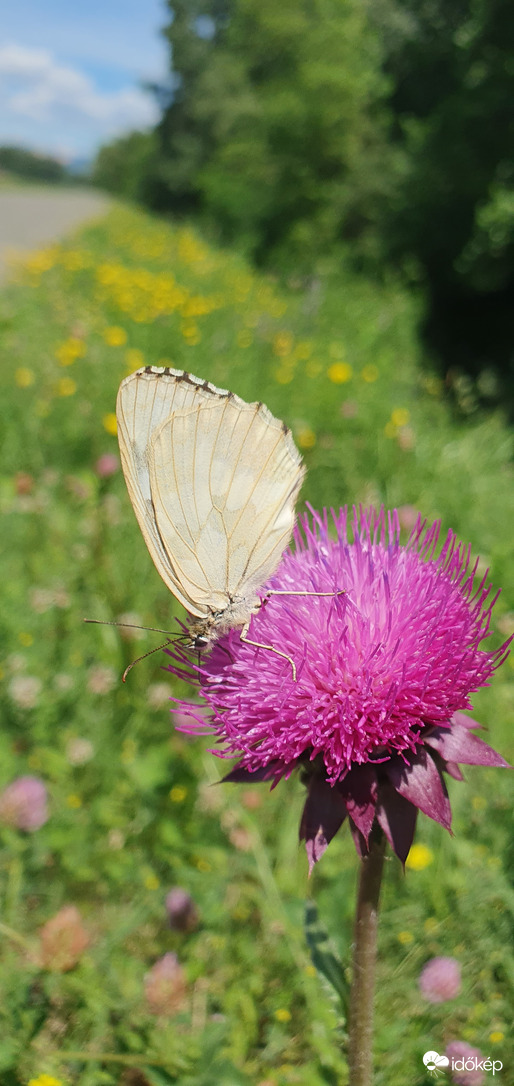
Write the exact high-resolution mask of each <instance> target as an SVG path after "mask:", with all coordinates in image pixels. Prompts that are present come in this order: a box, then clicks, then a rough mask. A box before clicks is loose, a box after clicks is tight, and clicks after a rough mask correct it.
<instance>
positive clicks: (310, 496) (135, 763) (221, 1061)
mask: <svg viewBox="0 0 514 1086" xmlns="http://www.w3.org/2000/svg"><path fill="white" fill-rule="evenodd" d="M420 304H421V303H420V302H419V300H418V299H417V298H416V297H415V296H413V295H411V294H408V293H406V291H405V289H404V288H402V286H401V285H400V284H399V283H397V282H396V281H395V280H394V278H392V277H391V278H390V279H388V280H386V281H384V283H382V284H381V285H379V284H376V283H375V284H372V283H370V282H368V281H366V280H365V279H360V278H359V277H357V276H356V275H355V274H354V273H352V272H351V271H350V269H349V268H344V267H343V268H342V269H341V271H340V274H339V275H338V277H337V278H332V279H330V280H327V281H318V280H313V281H311V282H307V283H306V282H304V281H301V280H298V281H296V280H295V279H294V278H292V279H291V280H290V281H289V283H288V284H287V285H279V284H278V283H277V282H275V281H273V280H272V279H271V278H270V277H263V276H259V275H258V274H256V273H254V272H253V271H252V270H251V269H250V268H249V267H248V266H247V265H246V264H245V263H244V261H243V260H242V258H240V257H239V256H237V255H235V254H233V253H230V252H226V251H221V250H216V249H213V248H212V247H210V246H209V245H208V244H207V243H206V242H205V241H204V240H203V239H202V238H201V237H200V236H199V235H197V234H196V233H195V231H194V230H193V229H191V228H189V227H186V226H180V227H173V226H171V225H168V224H166V223H164V222H162V221H160V220H158V219H156V218H151V217H150V216H147V215H145V214H143V213H142V212H139V211H135V210H132V209H130V208H126V207H115V208H114V209H113V210H112V212H111V213H110V214H109V215H108V216H107V217H106V218H105V219H103V220H102V221H99V222H98V223H94V224H92V225H90V226H88V227H86V228H85V229H83V230H81V231H80V232H79V233H77V234H76V235H75V236H73V237H70V238H69V239H68V240H66V241H65V242H63V243H62V244H59V245H56V246H52V247H50V248H48V249H45V250H43V251H40V252H37V253H34V254H33V255H31V256H30V257H29V258H28V259H26V260H25V261H24V262H23V263H20V264H19V265H18V267H17V268H16V269H15V271H14V274H13V279H12V281H11V282H10V284H9V285H8V286H5V287H4V288H3V290H2V292H1V293H0V336H1V341H2V356H3V365H2V372H1V377H0V380H1V383H2V388H1V397H0V412H1V415H2V456H1V476H0V512H1V541H2V548H3V551H4V557H3V596H4V606H3V609H2V619H1V635H2V657H1V677H2V684H1V700H2V727H1V729H0V748H1V759H0V789H5V788H6V787H7V786H8V785H9V784H10V783H11V782H12V781H14V780H15V779H17V778H20V777H24V776H32V777H36V778H38V779H39V780H40V781H42V782H43V784H44V786H45V788H46V790H47V792H48V796H49V806H48V818H47V819H46V821H43V822H42V824H41V825H40V826H39V827H38V828H32V829H27V830H23V829H20V828H18V827H17V826H16V825H13V824H9V819H8V818H5V817H4V819H3V824H2V825H1V826H0V842H1V852H0V902H1V906H0V934H1V935H2V940H1V951H0V954H1V968H0V1023H1V1024H0V1083H1V1084H2V1086H26V1084H28V1083H29V1082H30V1083H36V1084H37V1086H61V1084H62V1086H72V1084H79V1086H114V1084H118V1083H119V1084H121V1086H164V1084H171V1083H180V1084H183V1086H293V1084H300V1086H344V1084H345V1083H346V1082H347V1073H346V1070H345V1064H344V1061H343V1059H342V1057H341V1053H340V1040H341V1031H342V1028H343V1027H342V1023H341V1016H340V1010H339V1007H338V1003H337V999H336V998H335V995H334V992H333V991H332V990H331V989H330V986H329V985H328V984H327V983H326V981H325V980H324V979H323V978H321V977H320V976H319V975H318V972H317V971H316V969H315V967H314V965H313V963H312V961H311V958H310V954H309V949H308V945H307V942H306V938H305V931H304V915H305V903H306V900H307V899H314V901H315V902H316V905H317V908H318V910H319V915H320V917H321V919H322V921H323V924H324V925H325V926H326V929H327V931H328V934H329V938H330V940H331V945H332V946H333V949H334V950H335V952H336V953H337V954H338V955H340V957H341V958H342V960H343V961H345V962H347V961H348V957H349V947H350V943H351V933H352V914H353V908H354V893H355V884H356V875H357V860H356V856H355V850H354V846H353V844H352V842H351V839H350V835H349V834H348V831H345V830H344V829H343V831H341V833H339V834H338V835H337V836H336V838H335V839H334V841H333V842H332V844H331V845H330V848H329V849H328V851H327V853H326V855H325V856H324V857H323V859H322V861H321V863H320V864H319V865H317V867H316V870H315V871H314V874H313V876H312V878H311V880H308V875H307V860H306V856H305V851H304V849H303V847H300V846H299V844H298V820H299V816H300V812H301V808H302V798H303V786H302V785H301V783H300V781H299V780H297V779H294V778H293V779H291V780H290V781H288V782H283V783H282V784H281V785H280V786H279V787H278V788H277V789H276V790H274V791H273V792H272V793H271V794H270V793H269V792H268V791H267V789H266V786H264V785H260V786H254V787H248V786H243V785H229V784H225V785H222V786H218V785H217V784H216V782H217V781H218V780H219V779H220V777H221V776H222V775H223V772H224V771H226V766H225V765H224V763H221V762H219V761H218V760H217V759H216V758H215V757H214V756H213V755H212V754H210V753H209V747H210V744H209V740H208V738H201V739H191V738H188V737H186V736H184V735H183V734H181V733H180V732H177V731H175V730H174V728H173V717H170V702H169V697H170V695H175V696H180V695H187V693H188V691H187V689H186V687H185V686H184V685H183V684H182V685H181V684H180V683H179V682H178V680H175V679H172V678H171V676H170V675H169V674H168V673H166V672H165V671H163V670H162V668H163V666H165V664H166V658H165V656H164V655H163V653H161V652H157V653H155V654H154V655H151V656H149V657H148V658H147V659H144V660H143V661H141V662H140V663H138V664H137V665H136V666H135V667H134V668H133V669H132V670H131V671H130V673H129V675H128V678H127V681H126V683H124V684H123V683H122V682H121V676H122V673H123V671H124V669H125V668H126V667H127V665H128V664H129V663H130V662H131V661H133V660H134V659H135V658H136V657H139V656H141V655H142V654H144V653H146V652H148V651H149V650H150V649H152V648H154V647H155V646H156V645H158V644H159V642H160V640H162V636H161V637H160V635H159V634H157V633H155V634H154V633H145V632H144V631H141V630H137V629H130V628H128V627H123V626H119V627H116V626H114V625H86V624H84V622H83V619H84V618H93V619H102V620H105V621H106V622H116V621H118V622H120V621H121V622H125V623H132V624H134V625H141V626H149V627H156V628H160V629H164V630H170V629H172V627H173V622H174V616H180V614H181V613H180V608H179V607H178V605H176V604H175V603H174V601H173V600H172V598H171V597H170V594H169V593H168V591H167V590H166V589H165V587H164V585H163V584H162V583H161V581H160V578H159V576H158V574H157V572H156V571H155V569H154V567H153V565H152V562H151V560H150V558H149V556H148V553H147V551H146V547H145V545H144V542H143V539H142V537H141V535H140V532H139V528H138V526H137V524H136V521H135V517H134V515H133V512H132V508H131V506H130V502H129V499H128V496H127V493H126V488H125V484H124V481H123V478H122V475H121V471H120V470H119V462H118V460H117V442H116V420H115V416H114V405H115V398H116V391H117V387H118V385H119V382H120V380H121V379H122V378H123V377H124V376H125V375H126V374H128V373H130V372H132V371H133V370H135V369H137V368H138V367H140V366H142V365H148V364H151V365H172V366H174V367H176V368H179V369H186V370H189V371H191V372H192V373H195V374H197V375H198V376H201V377H204V378H207V379H208V380H209V381H211V382H214V383H215V384H216V385H218V386H221V387H229V388H231V389H232V390H233V391H235V392H237V393H238V394H239V395H240V396H242V397H243V398H244V399H246V400H263V401H264V402H265V403H266V404H267V405H268V407H269V408H270V410H271V411H272V412H273V414H275V415H276V416H278V417H279V418H282V419H284V420H285V421H286V422H287V424H288V425H289V426H290V427H291V429H292V431H293V435H294V438H295V441H296V443H297V445H298V447H299V449H300V450H301V451H302V454H303V456H304V458H305V462H306V466H307V477H306V481H305V485H304V489H303V492H302V498H301V502H300V505H302V504H303V501H304V500H308V501H310V502H311V503H312V504H313V505H315V507H316V508H320V507H321V506H323V505H328V506H330V505H332V506H336V507H339V506H340V505H343V504H345V503H349V504H352V503H357V504H358V503H362V504H364V505H368V504H374V505H380V504H382V503H384V504H385V505H386V507H389V508H392V507H395V506H396V507H397V508H398V509H399V510H400V516H401V520H402V525H403V527H404V529H405V538H407V535H408V531H409V529H410V527H411V525H412V523H413V517H414V514H415V512H417V511H418V510H420V511H421V512H422V513H423V515H424V516H426V517H427V518H428V519H429V521H432V520H434V519H436V518H440V519H441V521H442V528H443V537H444V535H445V534H446V531H447V530H448V529H449V528H452V529H454V530H455V531H456V532H457V533H458V534H459V536H460V537H461V538H463V539H464V540H465V541H466V542H468V541H469V542H470V543H471V545H472V551H473V555H474V556H475V557H476V556H478V555H480V570H482V571H483V570H485V569H486V568H487V567H489V568H490V571H491V573H490V576H491V580H492V582H493V584H494V586H495V587H497V588H499V587H502V589H503V591H502V595H501V597H500V599H499V601H498V604H497V605H496V608H495V631H494V633H493V636H492V639H491V642H490V644H491V647H496V646H497V645H499V644H500V643H501V641H502V640H504V639H505V637H506V636H508V635H509V634H510V633H512V632H513V631H514V553H513V548H512V526H513V524H514V486H513V467H512V445H513V442H512V434H511V433H510V432H509V431H508V429H507V428H506V427H505V425H504V422H503V420H502V417H501V415H500V414H494V415H485V414H481V413H479V412H478V411H477V410H476V409H475V405H474V402H473V397H472V390H471V389H470V388H469V387H468V386H467V385H466V384H465V383H462V385H461V386H459V387H458V388H457V394H458V398H459V407H460V410H459V411H456V410H454V409H452V408H451V406H450V405H449V402H448V400H447V398H446V396H445V391H444V389H443V387H442V385H441V382H440V380H439V379H438V378H437V376H436V375H435V373H434V372H433V371H432V370H431V368H430V366H429V364H428V362H427V360H426V358H424V357H423V355H422V353H421V349H420V346H419V342H418V338H417V332H416V327H417V319H418V316H419V308H420ZM512 671H513V668H512V660H511V661H508V662H507V663H506V664H505V665H504V666H503V668H502V669H500V670H499V671H498V672H497V674H496V675H495V678H494V682H493V684H492V686H491V688H490V689H488V690H485V691H484V690H483V691H481V692H480V694H478V695H476V697H475V699H474V716H475V717H476V719H478V720H480V721H481V722H483V723H484V724H485V725H486V726H487V728H488V734H487V735H486V739H487V741H488V742H490V743H491V745H492V746H493V747H495V749H497V750H499V751H500V752H501V753H502V754H503V756H504V757H505V758H507V759H509V760H510V761H511V762H512V761H513V759H514V740H513V738H512V734H513V724H514V685H513V681H512V680H513V674H512ZM465 776H466V781H465V783H457V782H455V781H453V780H450V781H449V791H450V796H451V801H452V807H453V812H454V822H453V829H454V836H453V837H451V836H450V835H449V834H447V833H446V832H445V831H443V830H442V829H441V828H439V827H437V826H436V825H434V824H433V823H431V822H430V823H429V821H428V819H425V818H423V817H422V818H420V820H419V822H418V830H417V836H416V843H415V845H414V847H413V849H412V850H411V855H410V857H409V860H408V862H407V869H406V872H405V874H404V873H403V872H402V870H401V866H400V864H399V863H398V861H397V860H396V859H395V858H391V859H389V860H388V863H387V872H386V881H385V886H384V892H383V907H382V918H381V928H380V960H379V975H378V992H377V1004H376V1014H377V1038H376V1083H377V1086H386V1084H388V1086H403V1084H406V1083H409V1084H411V1086H424V1084H426V1083H428V1082H430V1081H431V1078H430V1076H429V1075H428V1072H426V1071H425V1069H424V1067H423V1064H422V1055H423V1053H424V1052H426V1051H427V1050H428V1049H436V1050H438V1051H444V1046H445V1044H446V1043H447V1042H448V1041H450V1040H452V1039H462V1040H465V1041H467V1042H468V1043H470V1044H472V1045H475V1046H477V1047H478V1048H480V1049H481V1051H482V1052H483V1053H484V1054H485V1055H489V1054H491V1055H492V1057H493V1058H495V1059H501V1060H502V1062H503V1066H504V1071H503V1072H502V1075H503V1077H502V1078H501V1079H500V1081H501V1082H503V1083H504V1086H507V1084H508V1083H509V1082H514V1046H513V1043H512V1037H511V1036H509V1028H510V1022H511V1017H512V1005H513V996H514V955H513V952H512V929H513V918H514V885H513V883H514V845H513V840H514V835H513V833H512V829H513V826H512V786H511V779H510V776H509V774H508V772H505V771H500V770H492V769H491V770H490V769H484V768H476V769H472V768H470V769H469V770H466V773H465ZM0 811H1V800H0ZM11 822H12V819H11ZM172 887H181V888H183V889H184V890H186V891H187V892H188V893H189V894H190V895H191V898H192V900H193V902H194V905H195V911H192V912H191V915H190V922H188V923H186V924H185V927H186V929H187V930H185V931H180V930H177V929H176V927H175V928H172V927H171V926H170V922H169V917H168V913H167V910H166V907H165V899H166V895H167V893H168V892H169V890H170V889H171V888H172ZM66 907H68V911H67V912H66V913H65V914H64V920H63V914H62V912H61V910H62V909H64V908H66ZM56 917H58V918H60V919H58V920H57V921H55V919H54V918H56ZM53 920H54V923H53V924H52V923H51V922H52V921H53ZM49 922H50V926H49ZM57 951H58V952H57ZM171 953H173V954H175V955H176V956H177V959H178V963H179V964H178V966H176V968H175V974H174V985H170V983H166V978H164V980H163V978H162V977H161V980H159V973H158V972H157V973H156V972H153V973H152V969H154V968H155V966H156V965H157V964H158V963H159V962H160V961H161V960H162V959H163V957H164V956H165V955H166V954H171ZM438 955H449V956H452V957H455V958H456V959H457V960H458V961H459V962H460V964H461V968H462V977H463V984H462V991H461V993H460V995H458V996H457V997H456V998H455V999H453V1000H451V1001H450V1002H446V1003H442V1004H431V1003H428V1002H427V1001H426V1000H425V999H423V997H422V994H421V992H420V990H419V986H418V977H419V973H420V970H421V968H422V966H423V965H424V963H425V962H426V961H427V960H429V959H430V958H432V957H434V956H438ZM171 960H172V959H167V961H168V963H169V962H170V961H171ZM173 961H174V959H173Z"/></svg>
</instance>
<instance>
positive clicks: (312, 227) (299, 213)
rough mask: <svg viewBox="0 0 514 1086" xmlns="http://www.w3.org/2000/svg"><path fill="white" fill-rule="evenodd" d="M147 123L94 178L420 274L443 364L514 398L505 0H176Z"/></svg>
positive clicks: (300, 257) (298, 257) (258, 241)
mask: <svg viewBox="0 0 514 1086" xmlns="http://www.w3.org/2000/svg"><path fill="white" fill-rule="evenodd" d="M168 9H169V21H168V23H167V26H166V27H165V30H164V33H165V36H166V39H167V42H168V44H169V52H170V83H169V86H168V87H161V88H154V90H155V92H156V93H158V94H159V96H160V101H161V106H162V109H161V118H160V121H159V123H158V125H157V127H156V129H155V130H154V131H153V132H150V133H132V134H131V135H129V136H127V137H123V138H122V139H120V140H117V141H115V142H114V143H111V144H110V145H108V146H106V147H104V148H102V149H101V150H100V153H99V155H98V158H97V162H96V165H95V178H96V180H97V182H98V183H100V184H102V185H103V186H104V187H106V188H108V189H111V190H112V191H115V192H119V193H123V194H125V195H127V196H129V197H131V198H133V199H137V200H140V201H142V202H143V203H144V204H146V205H147V206H149V207H151V208H153V209H154V210H157V211H159V212H171V213H173V214H174V215H188V216H190V215H195V216H197V217H200V218H201V219H202V220H203V222H204V224H205V225H206V227H207V228H208V229H209V230H210V231H211V232H212V233H213V234H214V235H215V236H216V237H217V238H218V240H220V241H221V242H226V243H230V244H237V245H238V246H239V247H243V248H244V250H245V251H246V252H247V253H248V255H249V256H250V257H251V259H253V260H254V261H255V262H256V263H258V264H261V265H267V266H271V267H274V268H278V269H282V270H287V269H288V268H291V267H294V268H295V270H298V269H302V268H303V269H305V273H306V274H309V272H312V269H313V268H317V267H320V266H326V265H327V262H330V261H332V262H333V263H337V258H338V254H339V253H340V252H341V251H342V249H343V248H344V250H345V252H346V253H348V252H350V253H351V254H352V255H353V259H354V260H355V262H356V264H357V265H358V266H359V267H361V268H365V269H366V270H368V271H371V272H374V273H376V274H380V272H381V270H382V269H383V268H384V267H391V266H393V267H395V268H398V269H401V270H402V272H403V273H404V274H406V275H407V276H409V277H410V278H414V279H415V280H416V282H420V283H422V284H423V286H424V289H425V292H426V298H427V310H426V312H427V319H426V324H425V333H426V335H427V338H428V341H429V343H430V344H431V346H432V347H433V349H434V351H435V352H436V353H437V356H438V358H439V359H440V362H441V366H442V368H443V369H444V370H445V371H448V370H451V369H453V370H454V371H455V370H459V369H461V370H464V371H466V372H468V373H470V374H471V375H472V376H474V377H475V378H476V379H477V380H478V388H479V392H480V393H481V394H482V395H483V396H484V397H489V398H490V399H495V398H497V399H498V398H500V397H504V396H505V393H507V394H508V395H509V396H511V397H512V395H513V391H514V362H513V356H514V352H513V347H512V344H513V341H514V319H513V301H514V259H513V258H514V150H513V147H514V140H513V137H514V8H512V5H510V4H508V3H507V0H281V2H280V4H277V3H276V0H168Z"/></svg>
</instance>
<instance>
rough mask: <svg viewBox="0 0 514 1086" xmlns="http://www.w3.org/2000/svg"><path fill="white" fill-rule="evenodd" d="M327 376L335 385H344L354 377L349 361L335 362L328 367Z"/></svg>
mask: <svg viewBox="0 0 514 1086" xmlns="http://www.w3.org/2000/svg"><path fill="white" fill-rule="evenodd" d="M327 377H328V379H329V381H332V384H334V385H344V384H346V382H347V381H350V380H351V378H352V377H353V370H352V367H351V366H350V365H349V363H348V362H333V363H332V365H331V366H329V367H328V370H327Z"/></svg>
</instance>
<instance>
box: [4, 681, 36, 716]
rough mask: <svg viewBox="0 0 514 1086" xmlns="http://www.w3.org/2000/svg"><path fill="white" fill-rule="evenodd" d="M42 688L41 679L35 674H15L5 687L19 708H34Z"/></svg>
mask: <svg viewBox="0 0 514 1086" xmlns="http://www.w3.org/2000/svg"><path fill="white" fill-rule="evenodd" d="M42 688H43V684H42V682H41V679H37V678H36V676H35V675H15V676H14V678H13V679H11V681H10V683H9V686H8V688H7V689H8V691H9V695H10V697H11V698H12V700H13V701H14V702H15V704H16V705H19V707H20V709H34V708H35V706H36V705H37V703H38V699H39V695H40V693H41V690H42Z"/></svg>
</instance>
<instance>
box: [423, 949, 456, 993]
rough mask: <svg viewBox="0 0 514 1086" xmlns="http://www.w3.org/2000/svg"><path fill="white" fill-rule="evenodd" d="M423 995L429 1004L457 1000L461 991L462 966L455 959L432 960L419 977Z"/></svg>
mask: <svg viewBox="0 0 514 1086" xmlns="http://www.w3.org/2000/svg"><path fill="white" fill-rule="evenodd" d="M419 987H420V991H421V994H422V995H423V996H424V997H425V999H428V1001H429V1003H444V1002H445V1001H446V1000H447V999H455V996H458V994H459V992H460V989H461V977H460V965H459V963H458V961H456V959H455V958H431V960H430V961H429V962H427V963H426V965H424V966H423V969H422V970H421V973H420V976H419Z"/></svg>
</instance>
